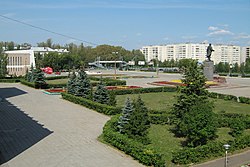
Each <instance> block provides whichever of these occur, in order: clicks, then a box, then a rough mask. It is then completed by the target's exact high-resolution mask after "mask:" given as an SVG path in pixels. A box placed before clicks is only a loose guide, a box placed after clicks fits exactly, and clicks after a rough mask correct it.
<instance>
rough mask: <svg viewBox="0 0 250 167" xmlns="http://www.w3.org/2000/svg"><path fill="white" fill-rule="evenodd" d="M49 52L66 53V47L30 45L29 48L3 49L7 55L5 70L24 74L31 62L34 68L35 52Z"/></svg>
mask: <svg viewBox="0 0 250 167" xmlns="http://www.w3.org/2000/svg"><path fill="white" fill-rule="evenodd" d="M49 52H58V53H68V50H67V49H51V48H49V47H31V48H30V49H29V50H11V51H4V53H5V54H7V56H8V64H7V70H8V74H9V75H17V76H20V75H25V74H26V71H27V69H28V70H29V69H30V67H31V64H33V67H34V68H35V64H36V63H35V56H34V55H35V53H40V54H42V55H44V54H48V53H49Z"/></svg>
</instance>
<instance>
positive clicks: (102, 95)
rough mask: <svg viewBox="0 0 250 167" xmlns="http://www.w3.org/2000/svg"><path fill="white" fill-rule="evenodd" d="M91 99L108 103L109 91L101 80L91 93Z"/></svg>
mask: <svg viewBox="0 0 250 167" xmlns="http://www.w3.org/2000/svg"><path fill="white" fill-rule="evenodd" d="M93 101H96V102H98V103H102V104H109V93H108V90H107V89H106V88H105V87H104V84H103V83H102V81H101V82H100V84H98V86H97V88H96V91H95V92H94V94H93Z"/></svg>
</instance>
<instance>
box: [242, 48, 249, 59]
mask: <svg viewBox="0 0 250 167" xmlns="http://www.w3.org/2000/svg"><path fill="white" fill-rule="evenodd" d="M241 55H242V56H241V59H242V63H243V62H245V61H246V58H250V46H246V47H242V50H241Z"/></svg>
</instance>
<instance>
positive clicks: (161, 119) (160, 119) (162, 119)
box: [149, 113, 170, 124]
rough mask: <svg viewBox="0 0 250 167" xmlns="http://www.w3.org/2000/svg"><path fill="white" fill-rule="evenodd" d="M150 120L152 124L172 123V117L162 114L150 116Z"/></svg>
mask: <svg viewBox="0 0 250 167" xmlns="http://www.w3.org/2000/svg"><path fill="white" fill-rule="evenodd" d="M149 120H150V123H151V124H168V123H170V115H169V114H165V113H161V114H152V113H150V114H149Z"/></svg>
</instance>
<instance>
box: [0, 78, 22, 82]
mask: <svg viewBox="0 0 250 167" xmlns="http://www.w3.org/2000/svg"><path fill="white" fill-rule="evenodd" d="M0 82H4V83H16V82H20V79H18V78H17V79H16V78H11V79H0Z"/></svg>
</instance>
